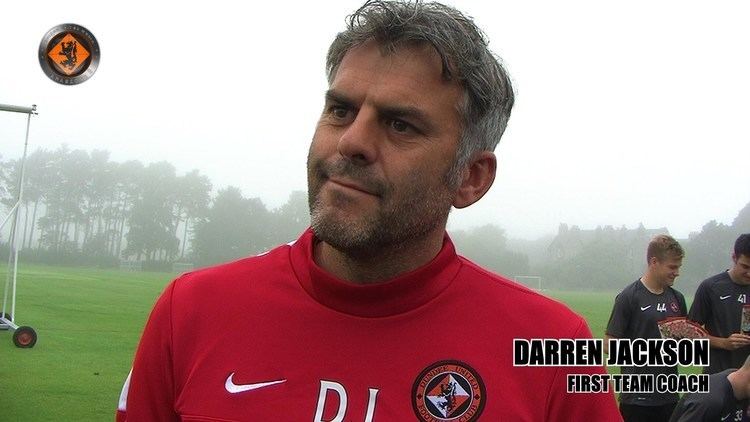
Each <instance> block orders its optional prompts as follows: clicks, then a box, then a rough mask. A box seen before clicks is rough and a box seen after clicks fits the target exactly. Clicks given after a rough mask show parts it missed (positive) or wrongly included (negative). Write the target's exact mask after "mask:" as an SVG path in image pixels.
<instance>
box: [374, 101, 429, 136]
mask: <svg viewBox="0 0 750 422" xmlns="http://www.w3.org/2000/svg"><path fill="white" fill-rule="evenodd" d="M377 109H378V112H379V113H380V114H381V115H383V116H387V117H393V118H407V119H409V120H412V121H415V122H416V123H417V124H418V125H420V127H421V129H422V130H424V131H426V132H430V131H432V123H431V121H432V120H431V119H430V118H429V116H427V113H425V112H424V111H422V110H420V109H419V108H417V107H412V106H382V107H377Z"/></svg>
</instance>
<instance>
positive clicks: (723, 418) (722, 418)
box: [721, 413, 732, 421]
mask: <svg viewBox="0 0 750 422" xmlns="http://www.w3.org/2000/svg"><path fill="white" fill-rule="evenodd" d="M730 416H732V414H731V413H730V414H728V415H726V416H722V417H721V420H723V421H725V420H727V418H728V417H730Z"/></svg>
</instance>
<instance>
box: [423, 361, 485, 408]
mask: <svg viewBox="0 0 750 422" xmlns="http://www.w3.org/2000/svg"><path fill="white" fill-rule="evenodd" d="M411 391H412V392H411V399H412V407H413V408H414V413H416V415H417V418H418V419H419V420H420V421H422V422H443V421H455V420H460V421H465V422H472V421H475V420H477V418H479V415H481V414H482V409H483V408H484V402H485V400H486V392H485V388H484V383H483V382H482V378H481V377H480V376H479V373H477V371H475V370H474V369H473V368H472V367H470V366H469V365H467V364H465V363H463V362H460V361H456V360H445V361H440V362H436V363H433V364H432V365H430V366H428V367H427V368H425V370H423V371H422V372H421V373H420V374H419V376H418V377H417V379H416V380H415V381H414V386H413V387H412V390H411Z"/></svg>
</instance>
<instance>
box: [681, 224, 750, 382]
mask: <svg viewBox="0 0 750 422" xmlns="http://www.w3.org/2000/svg"><path fill="white" fill-rule="evenodd" d="M732 262H733V263H734V265H733V266H732V268H730V269H729V270H727V271H723V272H721V273H719V274H716V275H715V276H713V277H709V278H707V279H705V280H703V282H701V284H700V285H699V286H698V290H696V291H695V299H694V300H693V304H692V305H691V306H690V312H689V313H688V318H689V319H691V320H693V321H695V322H697V323H698V324H701V325H703V326H704V327H705V328H706V331H708V334H709V341H710V344H711V353H710V355H709V356H710V364H709V366H708V367H706V368H704V372H705V373H707V374H715V373H717V372H721V371H723V370H725V369H728V368H737V367H739V366H740V365H742V363H743V362H744V361H745V359H746V358H747V357H748V355H750V347H748V346H750V336H748V335H747V334H748V333H747V332H742V327H741V323H742V312H743V309H750V308H745V307H746V306H750V301H748V296H750V233H745V234H743V235H740V237H738V238H737V240H736V241H735V242H734V251H733V252H732ZM745 312H750V311H745ZM748 328H750V327H746V329H748Z"/></svg>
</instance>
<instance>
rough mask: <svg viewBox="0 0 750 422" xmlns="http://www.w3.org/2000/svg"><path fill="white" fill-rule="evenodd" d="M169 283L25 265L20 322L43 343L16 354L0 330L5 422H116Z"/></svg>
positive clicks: (0, 411) (158, 277)
mask: <svg viewBox="0 0 750 422" xmlns="http://www.w3.org/2000/svg"><path fill="white" fill-rule="evenodd" d="M1 270H2V271H0V274H2V275H3V277H2V288H4V287H5V277H4V275H5V274H6V272H5V269H4V268H2V269H1ZM172 277H173V275H172V274H166V273H127V272H119V271H106V270H96V269H80V268H75V269H71V268H56V267H44V266H26V265H22V266H20V268H19V278H18V288H17V290H18V294H17V299H16V314H15V323H16V324H17V325H29V326H32V327H33V328H34V329H35V330H36V332H37V334H38V341H37V344H36V346H35V347H33V348H31V349H18V348H16V347H15V346H14V345H13V341H12V332H11V331H0V420H2V421H102V420H113V418H114V411H115V408H116V406H117V399H118V397H119V392H120V389H121V387H122V383H123V381H124V379H125V377H126V376H127V374H128V371H129V370H130V365H131V363H132V359H133V353H134V351H135V347H136V345H137V341H138V337H139V336H140V333H141V330H142V329H143V325H144V323H145V320H146V318H147V316H148V312H149V310H150V308H151V306H152V305H153V303H154V301H155V300H156V297H157V296H158V294H159V293H160V292H161V290H162V289H163V287H164V285H165V284H166V283H167V282H169V280H170V279H171V278H172ZM0 292H1V291H0ZM0 299H2V296H1V295H0ZM0 307H2V303H0ZM9 308H10V303H8V312H9Z"/></svg>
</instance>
